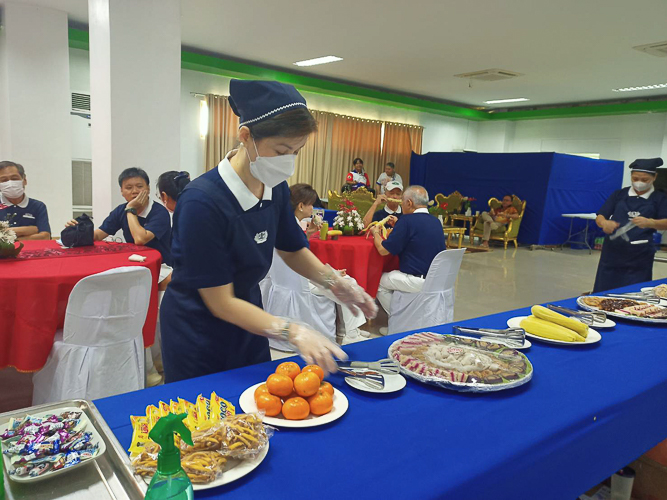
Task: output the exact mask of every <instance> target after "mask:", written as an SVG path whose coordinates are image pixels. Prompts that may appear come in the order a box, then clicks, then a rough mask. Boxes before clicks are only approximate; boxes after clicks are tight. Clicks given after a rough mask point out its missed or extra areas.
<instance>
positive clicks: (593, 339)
mask: <svg viewBox="0 0 667 500" xmlns="http://www.w3.org/2000/svg"><path fill="white" fill-rule="evenodd" d="M526 318H527V316H516V317H514V318H510V319H508V320H507V326H509V327H510V328H521V326H520V325H521V321H523V320H524V319H526ZM526 337H530V338H531V339H535V340H539V341H540V342H546V343H548V344H558V345H566V346H580V345H589V344H595V343H597V342H600V340H602V335H600V334H599V333H598V331H597V330H594V329H593V328H591V327H588V336H587V337H586V342H565V341H563V340H554V339H547V338H544V337H539V336H537V335H533V334H532V333H528V332H526Z"/></svg>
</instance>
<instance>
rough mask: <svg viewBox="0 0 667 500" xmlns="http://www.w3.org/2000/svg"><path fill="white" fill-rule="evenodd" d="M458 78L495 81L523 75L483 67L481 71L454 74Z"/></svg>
mask: <svg viewBox="0 0 667 500" xmlns="http://www.w3.org/2000/svg"><path fill="white" fill-rule="evenodd" d="M454 76H456V77H458V78H465V79H466V80H479V81H482V82H495V81H498V80H509V79H510V78H516V77H517V76H523V74H522V73H515V72H514V71H507V70H505V69H497V68H495V69H485V70H482V71H473V72H472V73H461V74H460V75H454Z"/></svg>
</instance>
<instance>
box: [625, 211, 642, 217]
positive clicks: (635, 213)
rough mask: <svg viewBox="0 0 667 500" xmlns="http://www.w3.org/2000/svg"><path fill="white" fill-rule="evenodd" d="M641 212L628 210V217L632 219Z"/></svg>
mask: <svg viewBox="0 0 667 500" xmlns="http://www.w3.org/2000/svg"><path fill="white" fill-rule="evenodd" d="M641 214H642V213H641V212H628V217H629V218H630V219H634V218H635V217H639V216H640V215H641Z"/></svg>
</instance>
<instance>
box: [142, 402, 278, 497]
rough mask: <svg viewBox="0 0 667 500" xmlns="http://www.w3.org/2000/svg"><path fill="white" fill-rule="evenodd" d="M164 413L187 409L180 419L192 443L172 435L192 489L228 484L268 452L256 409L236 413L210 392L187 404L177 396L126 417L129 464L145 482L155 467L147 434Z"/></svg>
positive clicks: (154, 448) (267, 434)
mask: <svg viewBox="0 0 667 500" xmlns="http://www.w3.org/2000/svg"><path fill="white" fill-rule="evenodd" d="M168 413H175V414H180V413H187V415H188V416H187V417H186V418H185V419H184V420H183V422H184V423H185V425H186V426H187V427H188V428H189V429H190V431H191V433H192V442H193V446H190V445H188V444H186V443H185V442H183V441H182V440H181V439H180V438H179V437H178V436H175V439H176V444H177V446H178V447H179V449H180V452H181V466H182V467H183V470H184V471H185V473H186V474H187V475H188V477H189V478H190V481H191V482H192V487H193V488H194V489H195V490H205V489H209V488H215V487H217V486H221V485H223V484H228V483H231V482H232V481H235V480H237V479H239V478H241V477H243V476H245V475H246V474H249V473H250V472H251V471H253V470H254V469H255V468H257V466H259V464H260V463H262V461H263V460H264V458H265V457H266V455H267V453H268V451H269V438H270V437H271V436H272V434H273V432H272V429H271V428H270V427H266V426H265V425H264V422H263V416H262V415H261V414H259V413H249V414H238V415H237V414H236V409H235V408H234V406H233V405H232V404H231V403H229V402H228V401H226V400H224V399H222V398H220V397H219V396H217V395H216V394H215V392H214V393H212V394H211V398H210V399H207V398H205V397H203V396H201V395H200V396H199V397H198V398H197V402H196V403H194V404H193V403H190V402H188V401H186V400H184V399H181V398H178V400H177V401H173V400H172V401H171V402H170V404H166V403H163V402H160V403H159V404H158V405H157V406H154V405H150V406H149V407H147V408H146V415H145V416H139V417H135V416H132V417H130V419H131V421H132V425H133V435H132V445H131V446H130V449H129V452H130V462H131V463H132V467H133V469H134V472H135V474H138V475H140V476H142V477H143V478H144V480H145V481H146V482H147V483H149V482H150V480H151V477H152V476H153V474H154V473H155V470H156V468H157V455H158V452H159V451H160V447H159V445H157V444H156V443H154V442H153V441H151V440H150V438H149V437H148V433H149V432H150V430H151V429H152V427H153V425H155V423H156V422H157V421H158V420H159V419H160V418H161V417H163V416H165V415H166V414H168Z"/></svg>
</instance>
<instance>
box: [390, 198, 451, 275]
mask: <svg viewBox="0 0 667 500" xmlns="http://www.w3.org/2000/svg"><path fill="white" fill-rule="evenodd" d="M418 210H424V211H423V212H421V211H420V212H415V213H411V214H404V215H403V217H401V218H400V219H399V220H398V222H397V223H396V225H395V226H394V230H393V231H392V232H391V234H390V235H389V237H388V238H387V239H386V240H385V241H384V242H382V246H383V247H384V248H385V250H387V251H388V252H389V253H391V254H393V255H398V260H399V269H400V271H401V272H403V273H406V274H412V275H414V276H424V277H425V276H426V274H427V273H428V269H429V267H431V262H433V259H434V258H435V256H436V255H438V254H439V253H440V252H442V251H443V250H446V249H447V247H446V245H445V235H444V234H443V232H442V224H441V223H440V221H439V220H438V219H437V218H436V217H434V216H432V215H431V214H429V213H428V210H426V209H425V208H424V209H421V208H420V209H418Z"/></svg>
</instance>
